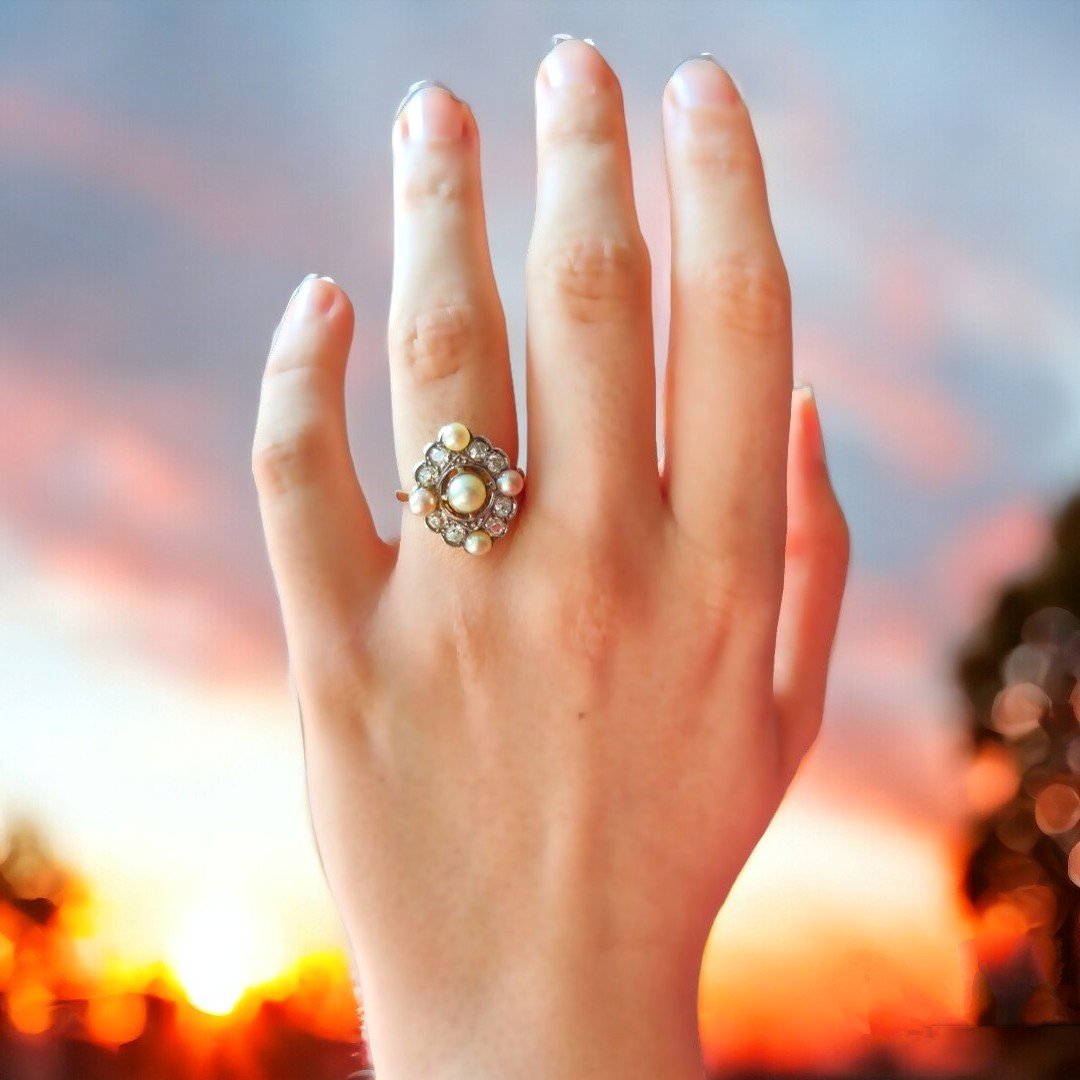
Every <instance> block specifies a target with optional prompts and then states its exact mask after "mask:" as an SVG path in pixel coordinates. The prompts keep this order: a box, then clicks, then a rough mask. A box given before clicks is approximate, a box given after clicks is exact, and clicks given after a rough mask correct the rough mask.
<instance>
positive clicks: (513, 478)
mask: <svg viewBox="0 0 1080 1080" xmlns="http://www.w3.org/2000/svg"><path fill="white" fill-rule="evenodd" d="M495 483H496V484H498V485H499V491H501V492H502V493H503V494H504V495H520V494H521V489H522V488H523V487H524V486H525V477H524V476H522V475H521V473H519V472H518V471H517V469H507V470H506V471H505V472H501V473H499V479H498V480H496V481H495Z"/></svg>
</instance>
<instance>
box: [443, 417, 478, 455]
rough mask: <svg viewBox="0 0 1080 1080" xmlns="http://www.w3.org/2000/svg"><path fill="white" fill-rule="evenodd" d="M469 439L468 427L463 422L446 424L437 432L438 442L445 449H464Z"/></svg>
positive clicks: (470, 438)
mask: <svg viewBox="0 0 1080 1080" xmlns="http://www.w3.org/2000/svg"><path fill="white" fill-rule="evenodd" d="M471 440H472V435H470V434H469V429H468V428H467V427H466V426H465V425H464V424H457V423H454V424H447V425H446V426H445V427H444V428H443V429H442V430H441V431H440V432H439V442H441V443H442V444H443V446H445V447H446V449H447V450H455V451H459V450H464V449H465V447H466V446H468V445H469V443H470V441H471Z"/></svg>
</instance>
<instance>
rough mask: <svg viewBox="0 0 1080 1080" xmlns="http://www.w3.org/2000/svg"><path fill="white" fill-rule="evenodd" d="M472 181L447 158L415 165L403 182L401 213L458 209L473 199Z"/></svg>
mask: <svg viewBox="0 0 1080 1080" xmlns="http://www.w3.org/2000/svg"><path fill="white" fill-rule="evenodd" d="M470 190H471V180H470V177H469V174H468V172H467V170H465V169H463V168H462V167H461V166H460V163H455V162H452V161H449V160H446V159H443V158H431V157H424V158H422V159H420V160H417V161H416V162H414V164H413V165H412V167H411V168H409V169H408V170H407V171H406V173H405V175H404V176H403V178H402V180H401V185H400V188H399V200H400V205H401V209H403V210H405V211H411V210H417V209H420V208H421V207H428V206H435V207H438V206H457V205H458V204H460V203H463V202H465V201H466V200H467V199H468V198H469V194H470Z"/></svg>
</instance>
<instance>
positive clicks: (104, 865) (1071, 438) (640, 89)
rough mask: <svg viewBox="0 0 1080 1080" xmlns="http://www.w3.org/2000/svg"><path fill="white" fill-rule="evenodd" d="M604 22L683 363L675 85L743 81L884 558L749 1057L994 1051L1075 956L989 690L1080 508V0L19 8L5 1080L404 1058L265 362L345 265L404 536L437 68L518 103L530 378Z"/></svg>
mask: <svg viewBox="0 0 1080 1080" xmlns="http://www.w3.org/2000/svg"><path fill="white" fill-rule="evenodd" d="M557 32H566V33H572V34H577V35H581V36H589V37H592V38H595V39H596V41H597V43H598V45H599V47H600V48H601V50H602V51H603V52H604V54H605V55H606V56H607V58H608V59H609V60H610V62H611V63H612V64H613V65H614V67H615V69H616V71H617V72H618V74H619V76H620V78H621V80H622V83H623V88H624V92H625V97H626V103H627V107H628V111H629V124H630V131H631V140H632V149H633V152H634V168H635V184H636V188H637V193H638V198H639V207H640V214H641V218H642V223H643V228H644V231H645V235H646V238H647V240H648V242H649V245H650V248H651V250H652V253H653V260H654V265H655V267H656V283H655V289H654V303H655V308H656V315H657V318H656V326H657V354H658V356H659V357H663V355H664V350H665V346H666V307H667V299H666V294H667V281H666V272H667V271H666V263H667V254H668V251H667V249H668V240H667V235H666V215H667V208H666V197H665V192H664V178H663V169H662V159H661V152H660V112H659V100H660V93H661V91H662V88H663V85H664V82H665V80H666V79H667V77H668V75H669V74H670V72H671V70H672V69H673V68H674V67H675V66H676V64H677V63H678V62H679V61H681V60H682V59H684V58H685V57H687V56H688V55H690V54H694V53H698V52H701V51H709V52H712V53H713V54H715V55H716V56H717V58H718V59H719V60H720V61H721V63H723V64H724V65H725V66H727V67H728V68H729V69H730V70H731V71H732V72H733V74H734V75H735V77H736V79H737V80H738V82H739V84H740V86H741V87H742V89H743V92H744V94H745V96H746V98H747V100H748V101H749V103H750V106H751V109H752V111H753V113H754V117H755V120H756V124H757V128H758V132H759V138H760V140H761V143H762V146H763V151H764V155H765V159H766V166H767V169H768V174H769V181H770V192H771V197H772V204H773V208H774V214H775V219H776V224H777V229H778V233H779V236H780V240H781V245H782V247H783V249H784V253H785V256H786V259H787V263H788V267H789V269H790V273H791V278H792V284H793V292H794V297H795V321H796V327H795V344H796V375H797V380H798V381H810V382H812V383H813V385H814V388H815V390H816V393H817V397H818V401H819V404H820V408H821V410H822V413H823V417H824V423H825V433H826V441H827V444H828V455H829V462H830V467H831V470H832V473H833V477H834V482H835V484H836V487H837V489H838V491H839V493H840V496H841V499H842V501H843V503H844V506H845V508H846V510H847V513H848V516H849V520H850V522H851V527H852V534H853V543H854V563H853V568H852V573H851V579H850V587H849V595H848V601H847V606H846V610H845V613H844V617H843V621H842V625H841V630H840V635H839V640H838V645H837V650H836V660H835V666H834V673H833V676H832V683H831V690H830V700H829V707H828V714H827V719H826V725H825V732H824V735H823V737H822V739H821V741H820V743H819V745H818V747H817V749H816V750H815V752H814V754H813V756H812V759H811V760H810V761H808V763H807V765H806V766H805V768H804V770H803V773H802V774H801V775H800V777H799V779H798V781H797V784H796V786H795V788H794V789H793V791H792V792H791V795H790V797H789V798H788V800H787V802H786V803H785V806H784V807H783V809H782V811H781V813H780V816H779V817H778V818H777V820H776V822H775V824H774V826H773V827H772V829H771V830H770V832H769V834H768V836H767V837H766V840H765V841H764V843H763V844H762V845H761V847H760V849H759V850H758V851H757V852H756V853H755V855H754V857H753V859H752V861H751V864H750V865H749V867H748V868H747V870H746V872H745V874H744V876H743V878H742V879H741V880H740V882H739V884H738V886H737V888H736V891H735V893H734V894H733V895H732V897H731V899H730V902H729V903H728V905H727V906H726V907H725V909H724V912H723V914H722V916H721V917H720V919H719V921H718V923H717V927H716V931H715V934H714V940H713V941H712V943H711V945H710V949H709V952H708V954H707V956H706V961H705V966H704V972H703V983H702V995H701V1024H702V1034H703V1041H704V1045H705V1049H706V1053H707V1055H708V1058H709V1062H710V1065H711V1066H712V1067H713V1068H714V1069H715V1070H717V1072H718V1073H724V1074H727V1073H732V1072H734V1071H736V1070H744V1071H746V1072H747V1073H750V1072H754V1071H757V1072H759V1073H760V1074H762V1075H779V1074H780V1073H781V1072H785V1071H798V1070H817V1071H819V1072H821V1071H825V1072H829V1071H831V1072H834V1073H837V1074H844V1075H847V1074H852V1075H854V1074H857V1073H860V1072H861V1073H866V1074H868V1075H887V1074H888V1075H891V1072H890V1071H889V1070H898V1071H902V1070H910V1071H918V1070H928V1071H933V1070H937V1072H938V1074H940V1072H941V1071H942V1070H945V1069H950V1068H960V1064H964V1065H965V1067H966V1066H967V1065H970V1064H971V1063H972V1062H977V1060H978V1059H979V1055H980V1054H981V1053H983V1051H982V1050H980V1049H978V1047H981V1046H982V1045H983V1044H982V1043H976V1042H975V1041H971V1042H964V1041H963V1037H962V1035H961V1033H962V1032H963V1030H964V1029H963V1027H962V1025H964V1024H967V1023H969V1022H970V1021H972V1020H974V1019H975V1018H976V1017H977V1015H978V1014H979V1012H980V1009H981V1008H983V1007H984V1006H985V1004H986V1001H985V1000H984V999H985V992H986V987H985V986H982V984H981V983H980V981H979V978H978V972H979V970H980V969H981V968H985V961H986V957H987V956H988V955H991V954H993V952H994V950H993V948H990V951H989V952H987V948H988V947H987V946H986V941H985V937H986V934H987V933H990V934H991V936H993V935H997V936H996V937H994V942H997V946H996V947H999V952H1001V955H1006V954H1008V953H1009V950H1010V949H1011V948H1012V945H1013V944H1014V943H1015V941H1014V939H1019V938H1021V937H1023V935H1024V934H1025V933H1026V932H1027V930H1028V929H1030V927H1028V926H1027V925H1026V924H1023V925H1019V926H1018V925H1017V924H1016V923H1015V920H1014V921H1013V922H1009V920H1008V919H1007V918H1006V919H1004V921H1003V920H1002V919H1001V918H1000V917H999V916H1001V912H997V915H996V916H995V918H996V919H997V921H993V920H991V923H992V925H990V927H989V929H987V926H986V919H985V918H984V915H985V912H983V911H981V910H980V909H979V906H978V904H975V905H972V903H971V902H970V900H971V898H972V896H973V895H974V894H973V892H972V889H971V887H970V883H969V887H968V888H967V890H966V891H965V886H964V875H965V867H966V866H967V864H968V861H969V858H970V857H971V852H972V850H973V845H974V844H977V843H978V842H979V837H980V835H981V834H980V833H979V825H978V823H979V822H980V821H982V822H985V821H986V820H987V818H988V815H993V814H994V813H996V812H997V810H998V809H999V808H1000V807H1001V806H1002V805H1004V804H1005V803H1006V802H1007V801H1008V800H1010V799H1012V800H1014V801H1015V800H1016V799H1021V800H1022V799H1023V798H1025V797H1028V798H1029V801H1031V798H1030V797H1029V796H1032V793H1031V792H1027V794H1026V795H1025V794H1024V793H1020V794H1018V784H1019V775H1020V772H1022V770H1023V769H1024V768H1025V767H1026V764H1025V762H1024V761H1020V762H1019V764H1017V760H1018V759H1016V758H1015V757H1009V755H1008V754H1007V753H1004V752H1002V753H997V751H998V750H1000V749H1001V747H1002V746H1003V745H1004V744H1003V743H1002V742H1001V740H997V741H994V739H991V747H992V748H994V749H995V753H997V758H996V761H991V762H990V763H989V764H987V760H984V758H985V755H984V758H978V757H977V758H974V759H973V757H972V739H971V737H970V732H969V727H970V725H971V724H973V723H976V724H977V723H978V722H979V718H978V714H979V709H980V708H981V707H982V706H980V705H979V704H978V702H976V703H975V704H974V705H973V703H972V700H971V699H970V695H969V694H967V693H966V692H965V689H964V687H963V685H962V683H961V681H960V680H959V679H958V678H957V661H958V656H959V655H960V654H961V652H962V651H963V650H964V649H965V648H967V647H968V643H970V642H971V641H972V640H973V639H974V638H977V636H978V633H979V628H980V627H981V626H983V625H984V624H985V621H986V620H987V619H989V618H991V617H992V615H993V612H994V611H995V610H996V608H995V605H998V604H999V597H1000V596H1001V594H1002V590H1003V589H1004V588H1006V587H1007V586H1008V584H1009V583H1010V582H1012V581H1014V580H1016V579H1017V578H1018V576H1021V575H1025V574H1032V573H1037V572H1038V567H1039V566H1040V565H1041V564H1042V562H1043V560H1044V559H1045V557H1046V555H1047V552H1048V551H1049V550H1050V549H1051V547H1052V538H1051V527H1050V526H1051V521H1052V517H1053V514H1054V512H1055V511H1056V508H1057V507H1058V506H1059V505H1060V504H1061V503H1062V502H1063V501H1064V500H1065V499H1066V497H1067V496H1068V495H1069V494H1070V493H1071V492H1072V491H1073V489H1074V488H1076V487H1077V486H1078V484H1080V465H1078V462H1080V424H1077V423H1076V420H1075V418H1076V416H1077V414H1078V411H1080V345H1078V342H1080V309H1078V303H1077V297H1078V296H1080V259H1078V250H1080V248H1078V240H1080V199H1078V196H1077V191H1078V187H1077V177H1078V175H1080V126H1078V125H1077V123H1076V115H1077V106H1078V104H1080V69H1078V68H1077V65H1076V62H1075V61H1076V55H1077V49H1078V47H1080V6H1077V5H1076V4H1072V3H1053V2H1050V0H1044V2H1042V3H1039V4H1020V3H1017V4H1002V3H985V2H984V3H961V2H956V3H949V4H937V3H899V2H897V3H888V4H886V3H862V4H856V3H837V4H833V3H781V2H775V3H770V4H750V3H722V2H713V0H702V2H691V0H683V2H667V3H659V2H646V0H628V2H623V3H619V2H616V0H610V2H606V3H604V2H584V0H578V2H574V3H542V2H536V3H524V2H523V3H510V2H502V3H484V2H469V3H454V2H448V0H444V2H441V3H434V2H432V3H419V2H404V0H395V2H385V3H384V2H375V0H369V2H354V3H338V2H324V3H299V2H295V3H285V2H276V3H268V2H262V3H238V2H231V0H218V2H214V3H196V2H185V3H176V2H149V0H147V2H139V3H136V2H129V3H104V2H91V0H82V2H77V3H71V2H61V0H52V2H50V3H46V4H43V3H35V2H14V0H0V837H6V839H0V1076H4V1077H8V1078H14V1080H38V1078H42V1080H44V1078H50V1080H51V1078H53V1077H67V1076H77V1077H84V1076H85V1077H98V1076H100V1077H112V1076H131V1077H136V1076H137V1077H143V1076H147V1077H150V1076H152V1077H166V1076H168V1077H171V1076H176V1077H178V1078H179V1077H189V1076H190V1077H203V1076H229V1077H233V1076H235V1077H247V1076H251V1077H263V1076H265V1077H270V1076H278V1075H281V1076H300V1075H303V1076H309V1077H322V1076H327V1077H331V1076H334V1077H343V1076H344V1075H346V1074H347V1073H348V1071H349V1070H350V1069H351V1068H353V1067H359V1066H360V1065H362V1064H363V1063H364V1061H363V1052H362V1051H358V1050H357V1049H356V1039H357V1033H356V1017H355V1014H354V1011H353V1009H352V1006H351V1001H350V997H349V986H348V974H347V964H346V961H345V958H344V956H343V955H342V938H341V935H340V933H339V929H338V926H337V923H336V920H335V917H334V915H333V913H332V909H331V907H330V904H329V901H328V898H327V896H326V893H325V890H324V888H323V884H322V881H321V878H320V874H319V870H318V866H317V860H316V857H315V854H314V847H313V844H312V840H311V836H310V831H309V826H308V821H307V811H306V803H305V796H304V789H303V774H302V763H301V753H300V741H299V733H298V728H297V722H296V716H295V708H294V703H293V701H292V698H291V695H290V692H289V687H288V679H287V671H286V661H285V654H284V649H283V644H282V636H281V632H280V629H279V625H278V618H277V611H276V600H275V595H274V590H273V585H272V582H271V579H270V575H269V571H268V569H267V566H266V562H265V557H264V553H263V544H262V539H261V535H260V530H259V525H258V516H257V511H256V505H255V499H254V494H253V489H252V483H251V480H250V472H249V445H250V437H251V432H252V426H253V421H254V410H255V406H256V400H257V394H258V384H259V378H260V371H261V366H262V363H263V360H264V357H265V352H266V349H267V346H268V343H269V339H270V334H271V332H272V330H273V327H274V325H275V323H276V322H277V320H278V318H279V317H280V314H281V311H282V309H283V307H284V305H285V302H286V300H287V299H288V296H289V294H290V292H291V291H292V289H293V288H294V286H295V285H296V284H297V282H299V280H300V279H301V278H302V277H303V276H304V275H305V274H306V273H308V272H317V273H320V274H329V275H332V276H333V277H334V278H335V279H336V280H337V281H338V282H339V283H341V284H342V285H343V286H344V287H345V288H346V289H347V290H348V292H349V293H350V295H351V296H352V298H353V301H354V303H355V305H356V308H357V327H358V329H357V335H356V342H355V346H354V351H353V358H352V363H351V370H350V375H349V407H350V421H351V426H352V432H353V446H354V454H355V456H356V458H357V466H358V472H359V474H360V478H361V480H362V482H363V484H364V486H365V488H366V489H367V491H368V493H369V499H370V501H371V503H372V507H373V510H374V511H375V513H376V517H377V521H378V523H379V525H380V528H381V529H382V530H383V532H384V533H385V534H386V535H392V534H393V532H394V531H395V530H396V528H397V521H398V513H399V508H398V506H397V504H396V503H395V501H394V499H393V490H394V488H395V487H396V484H397V478H396V475H395V469H394V464H393V459H392V441H391V433H390V426H389V401H388V386H387V375H386V361H385V355H384V322H385V317H386V311H387V304H388V298H389V281H390V266H391V257H392V251H391V221H390V215H391V197H390V196H391V192H390V142H389V126H390V122H391V119H392V117H393V115H394V110H395V108H396V105H397V103H398V100H399V99H400V97H401V96H402V94H403V93H404V92H405V89H406V88H407V87H408V85H409V84H410V83H412V82H413V81H415V80H417V79H421V78H434V79H438V80H440V81H442V82H445V83H446V84H448V85H449V86H450V87H451V88H453V89H454V90H455V91H456V92H458V93H459V94H460V95H461V96H462V97H464V98H466V99H467V100H468V101H469V102H470V103H471V104H472V106H473V108H474V110H475V112H476V115H477V118H478V120H479V123H480V126H481V130H482V136H483V140H484V167H485V187H486V197H487V207H488V215H489V226H490V234H491V244H492V249H493V257H494V261H495V267H496V273H497V276H498V279H499V283H500V287H501V290H502V296H503V301H504V304H505V307H506V313H507V318H508V320H509V325H510V334H511V343H512V347H513V349H514V352H515V373H516V376H517V377H518V378H519V379H520V376H521V375H522V369H521V359H522V348H521V343H522V340H523V324H524V317H523V303H522V298H523V263H524V252H525V247H526V244H527V241H528V235H529V230H530V226H531V217H532V193H533V174H534V154H533V145H532V141H533V125H532V115H531V109H532V80H533V77H534V73H535V69H536V66H537V64H538V63H539V61H540V59H541V58H542V56H543V54H544V53H545V52H546V50H547V48H548V47H549V43H550V37H551V35H552V34H553V33H557ZM661 364H662V360H661ZM519 385H521V384H520V383H519ZM380 493H382V494H381V495H380ZM1053 601H1054V597H1053V596H1049V597H1048V598H1047V599H1046V602H1047V603H1050V604H1051V605H1052V604H1053ZM1055 625H1056V626H1058V625H1059V624H1055ZM1060 625H1064V624H1060ZM1070 625H1071V624H1070ZM1059 629H1060V626H1059ZM1018 632H1019V631H1018ZM1069 632H1070V633H1071V630H1070V631H1069ZM1006 645H1008V642H1006V643H1004V644H1003V646H1002V647H1003V648H1005V646H1006ZM989 670H991V672H992V674H993V676H994V677H997V676H996V674H994V673H996V672H997V667H996V666H993V665H991V668H990V669H989ZM1025 677H1026V676H1025ZM1006 681H1008V680H1006ZM1013 681H1015V680H1013ZM983 704H985V703H983ZM984 711H985V710H984ZM1070 716H1071V714H1070ZM998 734H1001V732H998ZM982 741H983V742H985V740H982ZM973 760H974V762H975V767H974V768H973V767H972V761H973ZM1077 760H1078V761H1080V758H1078V759H1077ZM716 797H717V798H718V799H723V798H726V797H727V796H726V793H725V792H724V791H722V790H718V791H717V793H716ZM1070 814H1071V811H1070ZM1066 816H1069V815H1066ZM1077 816H1078V818H1080V810H1078V812H1077ZM1073 824H1075V822H1073ZM1070 827H1071V826H1070ZM1044 832H1045V830H1044ZM1060 832H1061V831H1060V830H1059V834H1060ZM1027 850H1028V851H1029V852H1030V851H1031V850H1032V847H1031V846H1030V845H1029V847H1028V849H1027ZM702 857H703V858H708V857H709V853H708V852H702ZM1051 861H1052V860H1051ZM1070 925H1072V924H1070ZM980 935H982V937H980ZM994 942H991V945H993V944H994ZM1002 942H1004V944H1002ZM1058 974H1059V976H1060V974H1061V973H1060V972H1059V973H1058ZM1073 974H1075V972H1073ZM1066 975H1067V976H1069V977H1072V976H1071V975H1069V971H1068V970H1067V971H1066ZM991 982H992V980H991ZM980 986H982V989H980ZM980 994H982V995H983V998H982V999H981V998H980ZM1069 1015H1070V1016H1074V1015H1075V1014H1069ZM1066 1018H1068V1017H1066ZM1058 1019H1062V1018H1061V1017H1058ZM955 1025H960V1026H955ZM950 1032H951V1033H952V1034H951V1035H950V1034H947V1033H950ZM943 1033H946V1034H943ZM957 1039H959V1040H960V1041H959V1043H958V1042H957ZM155 1040H156V1041H155ZM958 1046H959V1047H960V1049H957V1047H958ZM165 1048H167V1049H165ZM958 1063H959V1064H958ZM275 1070H277V1071H275ZM875 1070H876V1071H875ZM1043 1075H1049V1074H1048V1073H1045V1074H1043ZM1070 1075H1072V1074H1070Z"/></svg>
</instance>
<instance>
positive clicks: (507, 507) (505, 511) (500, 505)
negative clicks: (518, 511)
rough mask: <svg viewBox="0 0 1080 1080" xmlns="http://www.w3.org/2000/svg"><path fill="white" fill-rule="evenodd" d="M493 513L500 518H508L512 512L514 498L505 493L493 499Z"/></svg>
mask: <svg viewBox="0 0 1080 1080" xmlns="http://www.w3.org/2000/svg"><path fill="white" fill-rule="evenodd" d="M495 513H496V514H498V515H499V517H501V518H508V517H510V516H511V515H512V514H513V513H514V500H513V499H511V498H510V497H509V496H507V495H500V496H499V497H498V498H497V499H496V500H495Z"/></svg>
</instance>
